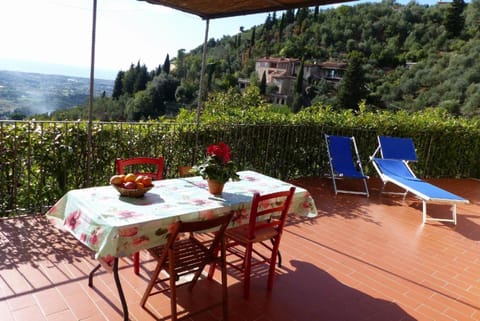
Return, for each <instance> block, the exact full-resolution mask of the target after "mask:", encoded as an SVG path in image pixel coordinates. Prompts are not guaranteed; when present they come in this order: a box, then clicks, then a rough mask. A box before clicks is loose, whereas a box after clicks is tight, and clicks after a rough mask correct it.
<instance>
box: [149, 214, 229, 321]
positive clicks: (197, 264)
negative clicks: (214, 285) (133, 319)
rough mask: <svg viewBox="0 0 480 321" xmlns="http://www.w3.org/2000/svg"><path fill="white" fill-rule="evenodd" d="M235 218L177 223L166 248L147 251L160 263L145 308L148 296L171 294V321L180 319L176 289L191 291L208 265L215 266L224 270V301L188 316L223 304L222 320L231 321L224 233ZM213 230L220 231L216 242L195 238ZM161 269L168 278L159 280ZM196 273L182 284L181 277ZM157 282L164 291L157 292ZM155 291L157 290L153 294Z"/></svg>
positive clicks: (217, 233)
mask: <svg viewBox="0 0 480 321" xmlns="http://www.w3.org/2000/svg"><path fill="white" fill-rule="evenodd" d="M232 215H233V213H230V214H228V215H224V216H220V217H216V218H213V219H208V220H204V221H196V222H177V223H175V224H174V226H173V228H172V229H171V231H170V236H169V238H168V240H167V243H166V244H165V245H162V246H157V247H153V248H151V249H148V251H149V252H150V254H151V255H152V256H153V257H154V258H155V259H156V260H157V266H156V268H155V270H154V272H153V274H152V276H151V279H150V282H149V283H148V286H147V289H146V290H145V293H144V294H143V297H142V300H141V301H140V304H141V306H142V307H144V308H145V304H146V302H147V299H148V297H149V296H151V295H155V294H158V293H161V292H165V291H170V293H169V295H170V305H171V311H172V317H171V319H172V320H173V321H175V320H177V302H176V299H177V295H176V288H177V287H179V286H183V285H187V284H188V285H189V288H188V290H189V291H192V290H193V287H194V286H195V283H196V282H197V280H198V278H199V277H200V275H201V273H202V271H203V269H204V268H205V266H206V265H207V264H212V263H216V264H220V265H221V267H222V268H221V269H222V302H221V303H216V304H214V305H213V306H210V307H205V308H203V309H201V310H197V311H194V312H191V313H189V315H188V316H192V315H193V314H197V313H199V312H203V311H205V310H207V309H209V308H213V307H214V306H218V305H222V308H223V320H228V293H227V268H226V264H225V256H226V255H225V239H224V232H225V229H226V228H227V226H228V224H229V223H230V219H231V218H232ZM212 229H217V232H216V233H214V234H215V236H214V238H213V240H212V239H210V238H208V239H205V240H203V239H199V238H196V237H195V235H198V234H195V232H200V231H204V230H212ZM218 248H220V256H218V251H217V249H218ZM162 269H163V270H165V272H167V273H168V277H166V278H162V279H159V275H160V272H161V271H162ZM193 273H195V274H194V277H193V279H192V280H191V281H186V282H183V283H181V282H182V281H181V276H183V275H186V274H193ZM179 280H180V281H179ZM157 283H161V284H163V286H162V288H161V289H155V290H154V289H153V288H154V286H155V284H157ZM178 283H179V284H178ZM152 290H154V291H153V293H152ZM156 290H158V291H156ZM185 317H186V315H183V316H182V319H183V318H185Z"/></svg>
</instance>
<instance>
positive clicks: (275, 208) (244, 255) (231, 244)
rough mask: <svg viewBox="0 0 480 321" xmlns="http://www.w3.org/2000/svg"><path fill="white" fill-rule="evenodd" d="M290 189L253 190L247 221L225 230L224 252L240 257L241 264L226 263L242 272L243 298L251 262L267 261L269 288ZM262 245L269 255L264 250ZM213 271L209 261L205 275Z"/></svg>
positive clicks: (234, 261) (211, 273)
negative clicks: (261, 192) (273, 191)
mask: <svg viewBox="0 0 480 321" xmlns="http://www.w3.org/2000/svg"><path fill="white" fill-rule="evenodd" d="M294 193H295V187H293V186H292V187H291V188H290V189H289V190H288V191H282V192H276V193H270V194H265V195H260V194H258V193H255V194H254V196H253V202H252V209H251V212H250V220H249V223H248V224H245V225H241V226H238V227H234V228H231V229H228V230H227V231H226V232H225V236H226V239H227V252H228V254H229V255H230V254H232V255H235V256H237V257H239V258H241V264H238V261H239V260H233V261H230V262H228V261H227V264H228V265H230V266H232V267H234V268H236V269H238V270H240V271H242V272H243V296H244V298H245V299H248V298H249V296H250V273H251V269H252V266H253V265H257V264H261V263H265V262H266V263H268V264H269V271H268V283H267V289H268V290H269V291H270V290H272V288H273V279H274V276H275V262H276V260H277V255H278V248H279V246H280V239H281V237H282V231H283V226H284V225H285V220H286V218H287V214H288V211H289V208H290V204H291V202H292V198H293V194H294ZM254 245H255V246H256V247H255V248H254ZM259 245H261V246H262V247H263V248H264V249H263V252H260V250H259V249H257V247H258V246H259ZM265 249H267V250H268V252H269V255H268V254H266V253H265V252H266V251H265ZM253 257H255V259H256V260H255V263H252V258H253ZM236 263H237V264H236ZM214 272H215V265H214V264H212V265H211V266H210V271H209V275H208V277H209V278H212V277H213V273H214Z"/></svg>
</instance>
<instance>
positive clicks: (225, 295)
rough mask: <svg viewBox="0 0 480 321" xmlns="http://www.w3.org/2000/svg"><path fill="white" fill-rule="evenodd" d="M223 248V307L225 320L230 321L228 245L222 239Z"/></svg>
mask: <svg viewBox="0 0 480 321" xmlns="http://www.w3.org/2000/svg"><path fill="white" fill-rule="evenodd" d="M221 247H222V249H221V259H220V261H221V263H220V264H221V265H222V266H221V268H222V309H223V320H224V321H228V285H227V262H226V260H225V257H226V246H225V241H222V246H221Z"/></svg>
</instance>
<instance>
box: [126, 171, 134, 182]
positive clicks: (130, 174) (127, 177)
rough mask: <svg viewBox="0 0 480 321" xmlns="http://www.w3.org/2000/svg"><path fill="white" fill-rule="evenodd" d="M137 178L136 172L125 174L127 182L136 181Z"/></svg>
mask: <svg viewBox="0 0 480 321" xmlns="http://www.w3.org/2000/svg"><path fill="white" fill-rule="evenodd" d="M136 179H137V175H135V174H132V173H129V174H127V175H125V182H126V183H128V182H135V180H136Z"/></svg>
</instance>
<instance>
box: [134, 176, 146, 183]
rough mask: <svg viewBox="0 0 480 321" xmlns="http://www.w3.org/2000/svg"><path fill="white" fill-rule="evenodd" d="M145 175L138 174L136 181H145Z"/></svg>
mask: <svg viewBox="0 0 480 321" xmlns="http://www.w3.org/2000/svg"><path fill="white" fill-rule="evenodd" d="M143 177H144V176H143V175H138V176H137V178H136V179H135V182H137V183H141V182H142V181H143Z"/></svg>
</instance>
